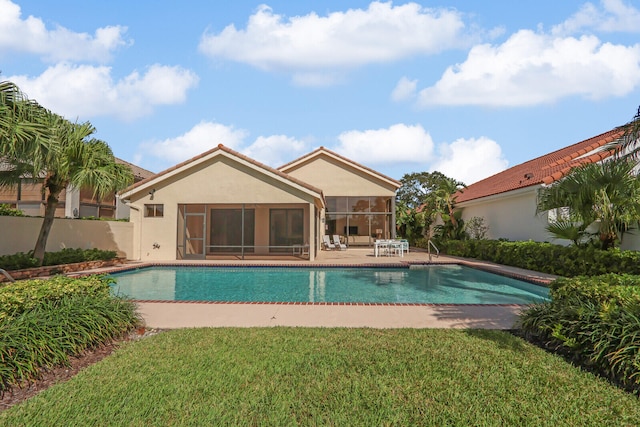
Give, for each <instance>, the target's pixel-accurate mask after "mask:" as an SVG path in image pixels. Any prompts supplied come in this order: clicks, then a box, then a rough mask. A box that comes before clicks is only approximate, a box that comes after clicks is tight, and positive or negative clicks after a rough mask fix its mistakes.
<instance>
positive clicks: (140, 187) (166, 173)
mask: <svg viewBox="0 0 640 427" xmlns="http://www.w3.org/2000/svg"><path fill="white" fill-rule="evenodd" d="M216 156H225V157H227V158H232V159H234V160H236V161H238V162H239V163H242V164H245V165H247V166H248V167H250V168H252V169H254V170H259V171H261V172H262V173H265V174H267V175H271V176H273V177H275V178H276V179H278V180H279V181H283V182H286V183H287V184H289V185H291V186H293V187H297V188H299V189H301V190H303V191H304V192H305V193H309V194H311V195H313V196H314V197H317V198H318V199H320V200H321V201H322V203H324V194H323V193H322V190H321V189H319V188H317V187H314V186H312V185H310V184H307V183H306V182H303V181H301V180H299V179H296V178H294V177H292V176H289V175H287V174H286V173H284V172H281V171H279V170H277V169H273V168H272V167H270V166H267V165H265V164H262V163H260V162H258V161H255V160H253V159H251V158H249V157H247V156H245V155H244V154H240V153H238V152H237V151H235V150H232V149H231V148H228V147H225V146H224V145H222V144H219V145H218V146H217V147H214V148H212V149H211V150H209V151H205V152H204V153H202V154H199V155H197V156H195V157H192V158H191V159H189V160H185V161H184V162H182V163H178V164H177V165H175V166H172V167H170V168H168V169H165V170H163V171H162V172H158V173H157V174H155V175H153V176H151V177H148V178H146V179H143V180H142V181H139V182H136V183H135V184H133V185H131V186H129V187H127V188H125V189H124V190H123V191H122V192H121V195H120V197H121V198H123V199H125V198H127V197H129V196H131V194H134V193H137V192H139V191H144V190H145V189H146V188H148V187H150V186H152V185H154V184H156V183H157V182H158V181H163V180H164V179H167V178H169V177H171V176H174V175H176V174H178V173H180V172H183V171H185V170H187V169H189V168H191V167H193V166H196V165H198V164H200V163H202V162H205V161H207V160H209V159H212V158H214V157H216Z"/></svg>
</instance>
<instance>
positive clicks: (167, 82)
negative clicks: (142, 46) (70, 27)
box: [7, 63, 198, 121]
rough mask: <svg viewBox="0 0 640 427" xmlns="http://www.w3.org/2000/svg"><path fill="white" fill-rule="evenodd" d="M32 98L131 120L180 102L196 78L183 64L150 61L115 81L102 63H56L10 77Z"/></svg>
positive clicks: (71, 113)
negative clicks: (37, 72) (35, 72)
mask: <svg viewBox="0 0 640 427" xmlns="http://www.w3.org/2000/svg"><path fill="white" fill-rule="evenodd" d="M7 80H10V81H12V82H14V83H15V84H17V85H18V86H19V87H20V89H21V90H23V91H24V92H25V93H26V94H28V96H29V97H30V98H31V99H35V100H37V101H38V102H39V103H40V104H41V105H43V106H44V107H46V108H48V109H50V110H51V111H53V112H55V113H57V114H60V115H63V116H65V117H67V118H70V119H75V118H76V117H82V118H83V119H87V118H90V117H95V116H105V115H110V116H116V117H119V118H121V119H123V120H127V121H130V120H134V119H137V118H139V117H142V116H145V115H148V114H150V113H151V112H153V109H154V107H156V106H159V105H170V104H178V103H182V102H184V101H185V99H186V93H187V91H188V90H189V89H191V88H193V87H195V86H196V85H197V83H198V77H197V76H196V75H195V73H193V72H192V71H189V70H186V69H184V68H181V67H170V66H164V65H157V64H156V65H152V66H150V67H149V68H148V69H147V70H146V72H145V73H144V74H140V73H139V72H137V71H134V72H133V73H131V74H129V75H128V76H126V77H124V78H123V79H121V80H118V81H114V79H113V77H112V76H111V68H110V67H106V66H98V67H95V66H89V65H70V64H66V63H59V64H56V65H55V66H52V67H49V68H48V69H47V70H45V71H44V73H42V74H41V75H40V76H37V77H35V78H30V77H27V76H10V77H8V78H7Z"/></svg>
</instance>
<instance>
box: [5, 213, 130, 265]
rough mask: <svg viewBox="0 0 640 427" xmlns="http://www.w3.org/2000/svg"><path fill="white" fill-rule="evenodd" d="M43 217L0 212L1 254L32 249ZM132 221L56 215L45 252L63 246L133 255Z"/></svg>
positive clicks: (57, 249)
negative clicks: (10, 214) (91, 219)
mask: <svg viewBox="0 0 640 427" xmlns="http://www.w3.org/2000/svg"><path fill="white" fill-rule="evenodd" d="M42 221H43V219H42V218H30V217H14V216H0V230H2V234H1V238H0V255H11V254H15V253H17V252H28V251H30V250H33V248H34V246H35V244H36V240H37V239H38V233H39V232H40V227H41V226H42ZM132 237H133V224H131V223H128V222H121V221H90V220H80V219H66V218H56V219H55V220H54V221H53V226H52V227H51V233H50V234H49V238H48V240H47V247H46V248H45V250H46V251H47V252H56V251H59V250H61V249H64V248H80V249H93V248H97V249H102V250H109V251H116V252H117V253H118V256H121V257H126V258H129V259H131V258H132V256H133V239H132Z"/></svg>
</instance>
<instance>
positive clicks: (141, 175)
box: [115, 157, 155, 181]
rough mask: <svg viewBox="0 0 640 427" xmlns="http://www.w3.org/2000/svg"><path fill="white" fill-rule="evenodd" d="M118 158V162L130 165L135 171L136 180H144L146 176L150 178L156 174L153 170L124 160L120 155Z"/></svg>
mask: <svg viewBox="0 0 640 427" xmlns="http://www.w3.org/2000/svg"><path fill="white" fill-rule="evenodd" d="M115 159H116V163H120V164H122V165H125V166H129V169H131V172H133V177H134V180H135V181H142V180H143V179H145V178H149V177H151V176H153V175H155V174H154V173H153V172H151V171H148V170H146V169H144V168H141V167H140V166H138V165H134V164H133V163H129V162H127V161H126V160H122V159H120V158H118V157H116V158H115Z"/></svg>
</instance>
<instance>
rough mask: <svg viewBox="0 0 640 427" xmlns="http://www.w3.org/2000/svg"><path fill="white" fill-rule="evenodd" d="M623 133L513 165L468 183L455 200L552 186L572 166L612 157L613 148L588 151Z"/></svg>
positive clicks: (611, 133) (594, 138) (583, 142)
mask: <svg viewBox="0 0 640 427" xmlns="http://www.w3.org/2000/svg"><path fill="white" fill-rule="evenodd" d="M622 134H623V131H621V130H620V129H619V128H616V129H612V130H610V131H609V132H605V133H603V134H601V135H598V136H594V137H593V138H589V139H587V140H584V141H581V142H578V143H577V144H573V145H570V146H568V147H565V148H562V149H560V150H557V151H554V152H552V153H549V154H546V155H544V156H541V157H538V158H536V159H533V160H529V161H528V162H525V163H521V164H519V165H516V166H513V167H511V168H509V169H507V170H504V171H502V172H500V173H497V174H495V175H493V176H490V177H489V178H485V179H483V180H482V181H478V182H476V183H473V184H471V185H469V186H468V187H467V188H465V189H464V190H463V191H462V192H459V193H458V195H457V199H456V200H457V202H458V203H462V202H466V201H469V200H475V199H480V198H482V197H488V196H493V195H496V194H501V193H505V192H507V191H512V190H517V189H520V188H525V187H530V186H533V185H540V184H546V185H549V184H551V183H553V182H554V181H557V180H559V179H561V178H562V177H564V176H565V175H566V174H567V173H568V172H569V171H570V170H571V169H572V168H574V167H576V166H578V165H583V164H588V163H595V162H599V161H600V160H602V159H605V158H607V157H609V156H611V155H612V154H613V153H614V150H606V151H600V152H596V153H593V154H588V153H591V152H592V151H594V150H596V149H599V148H602V147H604V146H605V145H606V144H609V143H611V142H613V141H615V140H616V139H618V138H620V137H621V136H622ZM585 155H586V156H585ZM581 156H582V157H581Z"/></svg>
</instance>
